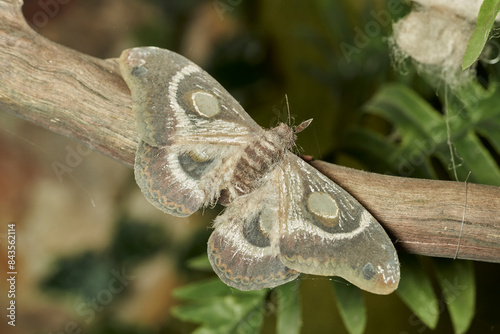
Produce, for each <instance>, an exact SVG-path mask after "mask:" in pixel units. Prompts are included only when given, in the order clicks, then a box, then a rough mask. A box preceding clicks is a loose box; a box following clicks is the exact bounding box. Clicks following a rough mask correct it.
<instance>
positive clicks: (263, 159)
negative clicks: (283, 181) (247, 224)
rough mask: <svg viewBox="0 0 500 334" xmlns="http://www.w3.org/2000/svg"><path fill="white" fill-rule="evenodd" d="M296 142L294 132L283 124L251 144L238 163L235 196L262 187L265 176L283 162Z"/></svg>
mask: <svg viewBox="0 0 500 334" xmlns="http://www.w3.org/2000/svg"><path fill="white" fill-rule="evenodd" d="M294 142H295V134H294V132H293V130H292V129H291V128H290V127H288V126H287V125H286V124H281V125H279V126H277V127H275V128H273V129H270V130H268V131H266V132H265V133H264V136H262V137H261V138H258V139H256V140H254V141H252V142H250V143H249V144H248V145H247V146H246V147H245V149H244V150H243V152H242V153H241V156H240V157H239V159H238V161H237V162H236V167H235V169H234V172H233V177H232V179H233V180H232V184H233V185H234V192H235V193H234V194H233V195H234V196H241V195H243V194H248V193H250V192H252V191H253V190H254V189H256V188H258V187H260V186H261V185H262V182H263V181H264V180H265V176H266V175H267V174H268V173H270V172H271V171H272V170H273V169H274V168H275V167H276V166H277V165H278V164H279V163H281V162H282V161H283V158H284V156H285V153H286V152H287V151H288V150H289V149H290V147H292V145H293V143H294Z"/></svg>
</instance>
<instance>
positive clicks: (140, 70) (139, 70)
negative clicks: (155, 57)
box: [130, 66, 148, 77]
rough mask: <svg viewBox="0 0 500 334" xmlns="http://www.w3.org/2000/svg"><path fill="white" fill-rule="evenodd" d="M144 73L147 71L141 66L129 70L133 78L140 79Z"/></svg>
mask: <svg viewBox="0 0 500 334" xmlns="http://www.w3.org/2000/svg"><path fill="white" fill-rule="evenodd" d="M146 73H148V69H147V68H146V67H143V66H135V67H133V68H132V70H130V75H132V76H134V77H142V76H143V75H145V74H146Z"/></svg>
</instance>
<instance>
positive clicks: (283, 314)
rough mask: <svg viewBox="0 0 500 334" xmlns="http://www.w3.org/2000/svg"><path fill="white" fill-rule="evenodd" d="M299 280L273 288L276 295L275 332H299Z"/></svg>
mask: <svg viewBox="0 0 500 334" xmlns="http://www.w3.org/2000/svg"><path fill="white" fill-rule="evenodd" d="M299 286H300V280H295V281H292V282H289V283H287V284H285V285H281V286H279V287H277V288H275V289H274V291H273V292H274V293H276V295H277V297H278V314H277V320H278V323H277V325H276V333H277V334H299V333H300V329H301V327H302V316H301V311H300V293H299Z"/></svg>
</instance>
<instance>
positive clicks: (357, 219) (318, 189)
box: [119, 47, 400, 294]
mask: <svg viewBox="0 0 500 334" xmlns="http://www.w3.org/2000/svg"><path fill="white" fill-rule="evenodd" d="M119 62H120V70H121V73H122V76H123V78H124V80H125V82H126V83H127V85H128V86H129V88H130V91H131V93H132V101H133V110H134V113H135V118H136V121H137V128H138V132H139V135H140V143H139V146H138V149H137V154H136V159H135V166H134V171H135V178H136V181H137V184H138V185H139V187H140V188H141V191H142V192H143V194H144V196H145V197H146V198H147V199H148V200H149V202H151V203H152V204H153V205H154V206H156V207H157V208H158V209H160V210H162V211H164V212H166V213H168V214H171V215H174V216H180V217H185V216H189V215H191V214H192V213H194V212H195V211H197V210H198V209H200V208H202V207H206V206H212V205H214V204H215V203H216V202H217V200H218V199H219V196H220V194H221V192H222V193H223V194H224V198H225V200H224V202H225V204H226V205H227V207H226V208H225V210H224V212H223V213H222V214H221V215H219V216H218V217H217V218H216V219H215V221H214V224H213V226H214V231H213V233H212V234H211V236H210V238H209V240H208V257H209V260H210V263H211V265H212V267H213V269H214V271H215V272H216V273H217V275H218V276H219V277H220V279H221V280H222V281H223V282H224V283H226V284H227V285H229V286H232V287H235V288H237V289H239V290H257V289H262V288H273V287H276V286H279V285H281V284H284V283H286V282H289V281H291V280H294V279H296V278H297V277H298V276H299V275H300V273H307V274H314V275H323V276H340V277H343V278H344V279H346V280H347V281H349V282H351V283H352V284H354V285H356V286H358V287H359V288H361V289H364V290H367V291H370V292H372V293H376V294H388V293H391V292H393V291H394V290H395V289H396V288H397V286H398V283H399V277H400V272H399V260H398V257H397V254H396V250H395V248H394V246H393V244H392V242H391V240H390V239H389V237H388V236H387V234H386V233H385V231H384V230H383V228H382V226H381V225H380V224H379V223H378V222H377V221H376V220H375V218H374V217H373V216H372V215H371V214H370V213H369V212H368V211H367V210H366V209H365V208H364V207H363V206H362V205H361V204H360V203H359V202H358V201H356V200H355V199H354V198H353V197H352V196H351V195H350V194H348V193H347V192H346V191H345V190H343V189H342V188H341V187H339V186H338V185H337V184H335V183H334V182H333V181H332V180H330V179H328V178H327V177H326V176H324V175H323V174H321V173H320V172H318V171H317V170H316V169H314V168H313V167H312V166H310V165H309V164H308V163H306V162H304V161H303V160H302V159H300V158H299V157H298V156H296V155H295V154H293V153H292V152H291V151H290V149H291V148H292V146H293V145H294V143H295V140H296V133H297V132H298V131H299V130H300V129H302V128H304V127H305V126H307V123H306V124H302V125H301V126H299V127H297V128H292V127H290V126H288V125H286V124H279V125H278V126H276V127H274V128H272V129H269V130H265V129H263V128H262V127H260V126H259V125H258V124H257V123H256V122H255V121H254V120H253V119H252V118H251V117H250V116H249V115H248V114H247V113H246V112H245V111H244V110H243V108H242V107H241V106H240V105H239V103H238V102H237V101H236V100H235V99H234V98H233V97H232V96H231V95H230V94H229V93H228V92H227V91H226V90H225V89H224V88H223V87H222V86H221V85H220V84H219V83H218V82H217V81H216V80H215V79H213V78H212V77H211V76H210V75H209V74H208V73H206V72H205V71H203V70H202V69H201V68H200V67H198V66H197V65H195V64H194V63H192V62H191V61H189V60H188V59H186V58H184V57H182V56H180V55H179V54H176V53H174V52H172V51H168V50H164V49H159V48H155V47H145V48H134V49H128V50H125V51H123V53H122V55H121V57H120V61H119Z"/></svg>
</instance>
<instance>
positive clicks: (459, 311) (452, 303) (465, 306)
mask: <svg viewBox="0 0 500 334" xmlns="http://www.w3.org/2000/svg"><path fill="white" fill-rule="evenodd" d="M434 264H435V268H436V275H437V278H438V282H439V285H440V286H441V291H442V294H443V299H444V301H445V302H446V304H447V305H448V311H449V312H450V318H451V322H452V323H453V328H454V330H455V333H456V334H461V333H465V332H466V331H467V329H468V328H469V326H470V324H471V322H472V319H473V318H474V313H475V303H476V282H475V278H474V265H473V263H472V262H471V261H464V260H451V259H435V260H434Z"/></svg>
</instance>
